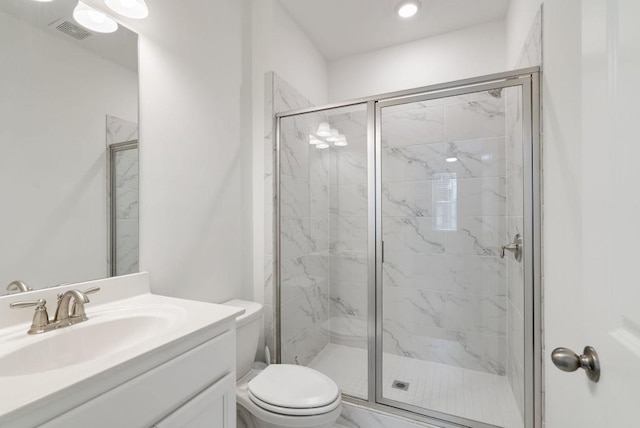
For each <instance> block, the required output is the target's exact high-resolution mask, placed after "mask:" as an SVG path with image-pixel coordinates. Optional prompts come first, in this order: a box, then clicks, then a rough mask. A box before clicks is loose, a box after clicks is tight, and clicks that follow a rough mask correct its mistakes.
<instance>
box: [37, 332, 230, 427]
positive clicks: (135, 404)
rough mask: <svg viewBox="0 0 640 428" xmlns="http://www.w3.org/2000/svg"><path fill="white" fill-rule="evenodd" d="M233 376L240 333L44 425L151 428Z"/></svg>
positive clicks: (204, 346)
mask: <svg viewBox="0 0 640 428" xmlns="http://www.w3.org/2000/svg"><path fill="white" fill-rule="evenodd" d="M228 374H232V376H233V377H234V378H235V330H232V331H228V332H226V333H224V334H222V335H220V336H218V337H216V338H214V339H212V340H210V341H208V342H206V343H204V344H202V345H200V346H198V347H196V348H194V349H192V350H190V351H188V352H186V353H184V354H182V355H180V356H179V357H177V358H175V359H173V360H170V361H168V362H166V363H164V364H162V365H161V366H158V367H156V368H154V369H152V370H150V371H148V372H146V373H144V374H142V375H140V376H138V377H136V378H134V379H132V380H130V381H128V382H126V383H124V384H122V385H120V386H118V387H116V388H114V389H112V390H111V391H108V392H106V393H104V394H102V395H99V396H98V397H96V398H94V399H92V400H90V401H88V402H86V403H83V404H81V405H80V406H78V407H76V408H75V409H73V410H70V411H69V412H67V413H64V414H62V415H60V416H58V417H56V418H55V419H52V420H50V421H48V422H46V423H44V424H43V425H41V426H42V427H44V428H63V427H64V428H86V427H91V428H113V427H118V428H129V427H130V428H143V427H150V426H153V424H154V423H156V422H158V421H159V420H161V419H162V418H164V417H165V416H167V415H168V414H170V413H171V412H173V411H174V410H175V409H177V408H178V407H180V406H182V405H183V404H185V403H186V402H188V401H189V400H191V399H192V398H193V397H195V396H196V395H198V394H199V393H200V392H202V391H203V390H204V389H206V388H207V387H208V386H210V385H211V384H213V383H215V382H216V381H218V380H219V379H221V378H223V377H224V376H225V375H228Z"/></svg>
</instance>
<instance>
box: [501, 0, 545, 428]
mask: <svg viewBox="0 0 640 428" xmlns="http://www.w3.org/2000/svg"><path fill="white" fill-rule="evenodd" d="M539 65H542V10H539V11H538V13H537V15H536V17H535V19H534V21H533V24H532V25H531V29H530V30H529V35H528V37H527V39H526V41H525V44H524V46H523V47H522V51H521V54H520V57H519V59H518V61H517V63H516V66H515V68H525V67H532V66H539ZM506 91H507V92H506V94H505V98H506V127H507V147H506V160H507V162H506V174H505V180H506V193H507V201H506V229H505V233H506V234H505V239H507V240H512V239H513V236H515V234H517V233H520V234H523V232H522V231H523V229H524V218H523V215H524V207H523V203H524V201H523V194H524V193H523V188H524V187H523V186H524V184H523V179H524V176H523V173H524V170H523V157H522V156H523V149H522V148H523V145H522V99H521V94H520V91H518V90H516V89H512V88H509V89H507V90H506ZM506 272H507V379H508V381H509V385H510V386H511V390H512V392H513V396H514V398H515V401H516V403H517V406H518V410H519V411H520V414H521V415H524V395H525V391H524V344H525V342H524V341H525V334H524V278H525V277H524V266H523V264H522V262H518V261H516V260H514V259H513V258H512V257H507V261H506Z"/></svg>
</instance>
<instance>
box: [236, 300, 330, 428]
mask: <svg viewBox="0 0 640 428" xmlns="http://www.w3.org/2000/svg"><path fill="white" fill-rule="evenodd" d="M224 304H225V305H228V306H234V307H239V308H243V309H245V312H244V314H242V315H240V316H238V317H237V318H236V402H237V409H238V425H237V426H238V428H244V427H246V428H284V427H292V428H293V427H300V428H331V427H333V425H334V423H335V421H336V420H337V419H338V417H339V416H340V412H341V410H342V398H341V395H340V390H339V389H338V386H337V385H336V383H335V382H334V381H333V380H331V379H330V378H329V377H327V376H325V375H324V374H322V373H320V372H318V371H316V370H313V369H311V368H308V367H303V366H298V365H292V364H271V365H268V366H267V367H266V368H264V369H260V368H252V364H253V359H254V357H255V354H256V350H257V348H258V340H259V337H260V328H261V324H262V305H260V304H259V303H255V302H248V301H245V300H230V301H228V302H225V303H224Z"/></svg>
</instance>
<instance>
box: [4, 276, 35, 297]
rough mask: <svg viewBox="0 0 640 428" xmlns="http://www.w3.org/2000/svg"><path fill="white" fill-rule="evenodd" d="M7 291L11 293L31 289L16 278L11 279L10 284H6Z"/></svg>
mask: <svg viewBox="0 0 640 428" xmlns="http://www.w3.org/2000/svg"><path fill="white" fill-rule="evenodd" d="M7 291H8V292H9V293H11V294H13V293H24V292H25V291H31V287H29V286H28V285H27V284H25V282H24V281H20V280H19V279H18V280H16V281H13V282H12V283H11V284H9V285H7Z"/></svg>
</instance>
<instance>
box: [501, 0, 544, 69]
mask: <svg viewBox="0 0 640 428" xmlns="http://www.w3.org/2000/svg"><path fill="white" fill-rule="evenodd" d="M541 4H542V1H541V0H511V1H510V3H509V10H508V12H507V16H506V18H505V23H506V25H505V27H506V40H507V45H506V65H507V68H508V69H509V68H514V67H515V66H516V65H517V64H518V61H519V59H520V56H521V55H522V48H523V46H524V45H525V44H526V43H527V41H528V40H530V39H529V36H530V31H531V28H532V23H533V22H534V21H535V20H536V19H537V18H536V15H538V13H539V12H540V5H541ZM536 65H537V64H536Z"/></svg>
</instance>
